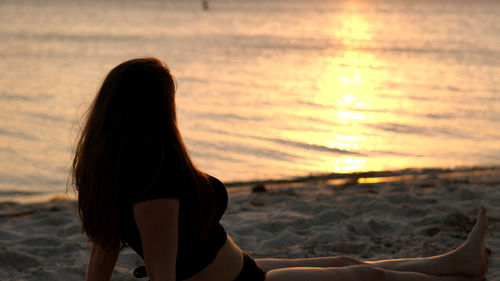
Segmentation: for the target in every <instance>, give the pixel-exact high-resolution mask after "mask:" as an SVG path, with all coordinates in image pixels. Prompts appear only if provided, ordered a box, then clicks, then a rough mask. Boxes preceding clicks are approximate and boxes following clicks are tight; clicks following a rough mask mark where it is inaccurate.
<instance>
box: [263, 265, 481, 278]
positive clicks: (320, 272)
mask: <svg viewBox="0 0 500 281" xmlns="http://www.w3.org/2000/svg"><path fill="white" fill-rule="evenodd" d="M304 280H310V281H366V280H370V281H479V280H481V279H480V278H472V277H466V276H451V275H448V276H431V275H427V274H424V273H418V272H399V271H391V270H385V269H382V268H378V267H375V266H370V265H353V266H345V267H292V268H281V269H274V270H271V271H269V272H268V274H267V276H266V281H304Z"/></svg>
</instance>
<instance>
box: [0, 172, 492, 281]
mask: <svg viewBox="0 0 500 281" xmlns="http://www.w3.org/2000/svg"><path fill="white" fill-rule="evenodd" d="M438 171H439V172H438ZM357 175H360V174H357ZM361 175H362V176H365V177H358V178H357V180H356V181H351V182H345V183H340V182H337V180H338V179H325V178H322V179H321V180H319V179H317V178H316V180H314V181H303V182H293V183H277V184H275V185H273V184H268V185H266V187H269V188H266V190H265V191H262V192H253V191H252V188H246V187H243V188H240V187H235V188H228V195H229V205H228V208H227V210H226V213H225V215H224V217H223V218H222V220H221V223H222V225H223V226H224V228H225V229H226V231H227V233H229V234H230V235H231V237H232V238H233V240H234V241H235V242H236V243H237V244H238V245H239V246H240V247H241V248H242V249H244V250H245V251H247V252H248V253H250V254H251V255H252V256H254V257H255V258H263V257H270V258H299V257H319V256H338V255H344V256H345V255H347V256H351V257H353V258H357V259H363V260H377V259H388V258H404V257H425V256H431V255H437V254H442V253H444V252H446V251H449V250H451V249H453V248H455V247H457V246H459V245H460V244H461V243H462V242H463V241H464V240H465V238H466V236H467V233H468V231H469V230H470V229H471V227H472V225H473V223H474V218H475V215H476V213H477V207H478V206H479V205H485V206H486V207H487V209H488V219H489V235H488V238H487V245H488V246H489V247H490V248H491V249H492V250H493V255H492V256H491V264H490V270H489V272H488V274H487V280H489V281H491V280H500V258H499V257H498V256H497V254H496V253H497V252H498V251H499V250H500V205H499V204H498V202H500V172H499V170H498V169H497V168H495V169H485V168H481V169H472V170H471V169H470V168H468V169H454V170H446V171H443V170H441V169H439V170H427V169H426V170H422V171H420V172H414V171H413V172H407V173H406V174H405V175H404V176H402V175H401V173H399V174H398V172H392V173H381V172H377V173H375V174H370V175H372V177H367V174H361ZM374 176H378V178H377V177H374ZM391 176H392V177H396V178H393V179H394V180H393V181H389V179H391ZM379 178H382V179H383V180H384V181H377V182H369V181H370V180H373V181H375V179H377V180H378V179H379ZM396 179H397V180H396ZM341 180H344V179H341ZM332 181H333V182H332ZM365 181H366V182H365ZM247 186H251V185H247ZM80 230H81V224H80V220H79V217H78V211H77V207H76V202H75V201H67V200H64V199H61V198H59V199H57V200H54V201H51V202H42V203H29V204H28V203H27V204H21V203H14V202H3V203H0V249H2V251H0V263H1V264H2V271H0V281H3V280H26V281H38V280H69V281H73V280H75V281H76V280H83V278H84V275H85V268H86V263H87V260H88V255H89V244H88V243H87V242H86V238H85V237H84V235H82V234H81V233H80ZM142 263H143V262H142V261H141V259H140V258H139V257H138V256H137V255H136V254H135V253H134V252H133V251H131V250H130V249H124V250H123V252H122V254H121V255H120V258H119V260H118V265H117V267H116V269H115V272H114V273H113V274H114V276H113V279H112V280H131V281H132V280H136V279H135V278H133V276H132V275H131V273H130V272H131V270H132V269H133V268H134V267H135V266H138V265H141V264H142Z"/></svg>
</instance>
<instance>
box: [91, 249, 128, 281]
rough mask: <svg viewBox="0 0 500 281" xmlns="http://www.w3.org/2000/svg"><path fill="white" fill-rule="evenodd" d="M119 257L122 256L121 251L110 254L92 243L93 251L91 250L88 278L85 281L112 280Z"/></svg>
mask: <svg viewBox="0 0 500 281" xmlns="http://www.w3.org/2000/svg"><path fill="white" fill-rule="evenodd" d="M118 255H120V250H116V251H111V252H109V251H105V250H103V249H101V248H100V247H99V246H97V245H96V244H94V243H92V250H90V258H89V265H88V268H87V278H86V279H85V280H87V281H105V280H110V279H111V274H112V273H113V269H114V268H115V264H116V260H117V259H118Z"/></svg>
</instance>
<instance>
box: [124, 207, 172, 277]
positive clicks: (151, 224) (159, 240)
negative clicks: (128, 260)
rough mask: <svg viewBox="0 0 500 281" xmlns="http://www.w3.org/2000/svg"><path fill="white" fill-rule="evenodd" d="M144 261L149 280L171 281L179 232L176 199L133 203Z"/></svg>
mask: <svg viewBox="0 0 500 281" xmlns="http://www.w3.org/2000/svg"><path fill="white" fill-rule="evenodd" d="M134 218H135V221H136V223H137V227H138V228H139V233H140V235H141V242H142V249H143V252H144V262H145V263H146V271H147V273H148V277H149V278H150V279H151V280H152V281H175V279H176V278H175V266H176V259H177V245H178V232H179V226H178V225H179V200H178V199H173V198H162V199H154V200H149V201H144V202H140V203H137V204H134Z"/></svg>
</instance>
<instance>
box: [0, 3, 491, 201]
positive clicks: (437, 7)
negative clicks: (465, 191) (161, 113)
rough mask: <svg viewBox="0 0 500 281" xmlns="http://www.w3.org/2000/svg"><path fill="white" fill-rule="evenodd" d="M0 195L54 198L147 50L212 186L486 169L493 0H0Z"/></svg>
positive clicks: (190, 147)
mask: <svg viewBox="0 0 500 281" xmlns="http://www.w3.org/2000/svg"><path fill="white" fill-rule="evenodd" d="M0 15H1V16H0V42H1V43H0V198H7V197H12V196H19V197H23V196H30V195H40V194H42V195H43V194H52V193H61V192H64V191H65V190H66V187H67V186H68V174H69V166H70V163H71V156H72V155H71V154H72V151H73V146H74V143H75V139H76V136H77V133H78V131H79V129H80V127H81V126H82V124H83V121H84V120H83V119H82V115H83V114H84V113H85V110H86V108H87V107H88V105H89V103H90V102H91V100H92V99H93V97H94V95H95V93H96V91H97V89H98V88H99V86H100V83H101V82H102V80H103V78H104V76H105V75H106V74H107V72H108V71H109V70H110V69H111V68H112V67H114V66H115V65H117V64H119V63H121V62H122V61H124V60H127V59H130V58H135V57H144V56H155V57H158V58H160V59H161V60H163V61H165V62H166V63H167V64H168V65H169V66H170V68H171V70H172V72H173V73H174V75H175V76H176V79H177V81H178V92H177V106H178V119H179V124H180V127H181V132H182V134H183V137H184V140H185V142H186V144H187V145H188V148H189V151H190V154H191V155H192V157H193V159H194V161H195V163H196V164H197V165H198V166H199V167H200V168H201V169H203V170H205V171H207V172H208V173H210V174H212V175H214V176H217V177H219V178H220V179H221V180H223V181H226V182H231V181H249V180H260V179H283V178H290V177H295V176H306V175H310V174H321V173H349V172H359V171H371V170H393V169H404V168H409V167H413V168H420V167H441V168H453V167H459V166H492V165H500V142H499V140H500V115H499V112H500V17H499V15H500V1H483V0H474V1H470V0H432V1H431V0H429V1H423V0H371V1H368V0H366V1H365V0H359V1H356V0H352V1H347V0H346V1H342V0H338V1H333V0H307V1H306V0H272V1H268V0H244V1H243V0H238V1H236V0H218V1H215V0H212V1H209V2H208V10H204V9H203V5H202V2H201V1H192V0H174V1H172V0H161V1H160V0H145V1H130V0H120V1H118V0H116V1H111V0H104V1H103V0H75V1H70V0H15V1H14V0H2V1H0Z"/></svg>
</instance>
